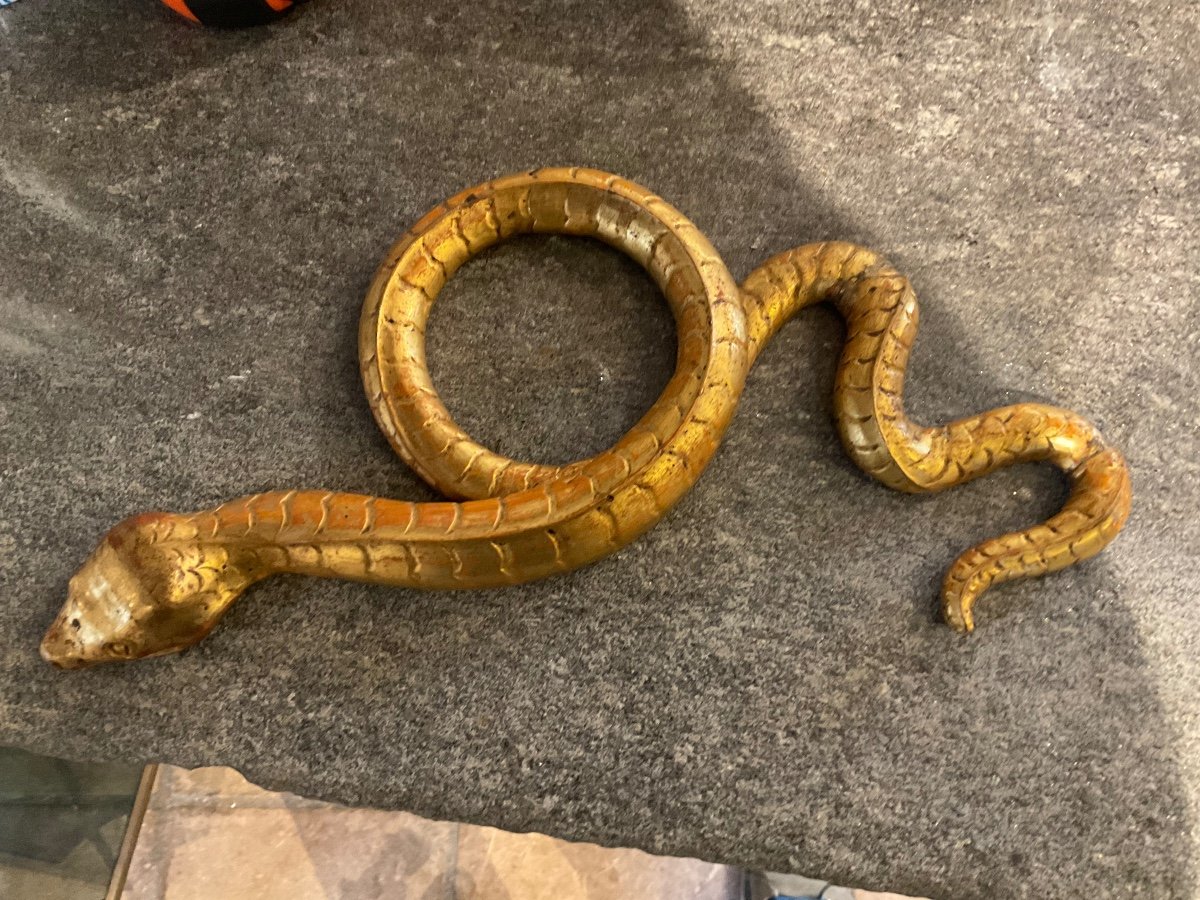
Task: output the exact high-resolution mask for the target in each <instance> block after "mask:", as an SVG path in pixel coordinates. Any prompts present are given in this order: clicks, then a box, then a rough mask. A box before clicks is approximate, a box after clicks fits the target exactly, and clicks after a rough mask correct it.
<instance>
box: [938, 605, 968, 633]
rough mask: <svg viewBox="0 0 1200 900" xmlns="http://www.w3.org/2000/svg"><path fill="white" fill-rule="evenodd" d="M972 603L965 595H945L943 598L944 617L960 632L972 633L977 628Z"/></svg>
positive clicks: (948, 623) (947, 622)
mask: <svg viewBox="0 0 1200 900" xmlns="http://www.w3.org/2000/svg"><path fill="white" fill-rule="evenodd" d="M971 606H972V603H971V601H970V600H968V599H967V598H965V597H959V596H954V597H945V598H944V599H943V600H942V618H943V619H944V620H945V622H946V624H947V625H949V626H950V627H951V628H953V629H954V630H955V631H957V632H958V633H959V634H970V633H971V632H973V631H974V630H975V616H974V615H973V614H972V612H971Z"/></svg>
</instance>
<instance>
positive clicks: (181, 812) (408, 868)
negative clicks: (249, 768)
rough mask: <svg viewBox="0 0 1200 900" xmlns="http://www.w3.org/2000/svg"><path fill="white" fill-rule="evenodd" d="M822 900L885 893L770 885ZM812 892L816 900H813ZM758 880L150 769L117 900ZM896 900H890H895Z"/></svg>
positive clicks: (691, 899) (692, 890)
mask: <svg viewBox="0 0 1200 900" xmlns="http://www.w3.org/2000/svg"><path fill="white" fill-rule="evenodd" d="M777 887H778V888H779V889H780V891H784V890H786V891H787V892H788V893H789V894H794V895H796V896H816V895H817V894H820V895H821V897H822V898H823V900H886V897H885V896H884V895H879V894H873V895H872V894H866V893H864V892H853V891H849V890H844V889H839V888H827V887H826V886H825V885H824V884H823V883H820V882H813V881H810V880H808V879H799V878H783V879H780V880H779V881H778V883H777ZM822 891H824V893H822ZM774 895H775V891H773V890H771V888H770V887H769V885H768V881H767V879H765V878H763V877H760V876H754V877H752V878H747V876H746V875H745V874H744V873H742V872H740V871H739V870H736V869H731V868H729V867H726V866H718V865H712V864H709V863H703V862H699V861H697V860H687V859H672V858H665V857H655V856H649V855H647V854H645V853H641V852H639V851H635V850H609V849H605V848H602V847H597V846H594V845H591V844H572V843H567V842H565V841H558V840H554V839H551V838H548V837H545V836H543V835H537V834H527V835H518V834H510V833H508V832H503V831H497V830H495V829H492V828H478V827H473V826H467V825H454V824H450V823H443V822H431V821H428V820H426V819H420V818H417V817H416V816H411V815H408V814H406V813H399V812H381V811H377V810H367V809H348V808H345V807H340V806H334V805H330V804H323V803H316V802H313V801H309V800H304V799H302V798H299V797H295V796H293V795H291V794H274V793H270V792H267V791H263V790H261V789H259V788H256V787H254V786H253V785H251V784H249V783H248V782H247V781H246V780H245V779H243V778H242V777H241V776H240V775H238V774H237V773H236V772H234V771H233V770H231V769H199V770H195V771H186V770H183V769H176V768H172V767H170V766H164V767H161V768H160V769H159V775H158V779H157V781H156V783H155V787H154V791H153V793H152V794H151V797H150V804H149V808H148V810H147V812H146V817H145V820H144V823H143V825H142V830H141V833H140V834H139V836H138V841H137V846H136V849H135V851H134V856H133V861H132V864H131V866H130V871H129V878H128V881H127V883H126V887H125V892H124V894H123V895H122V898H123V900H211V898H217V897H219V898H222V900H242V898H246V900H250V898H253V900H276V898H278V900H284V898H287V900H368V898H370V900H374V898H396V900H409V898H413V900H415V898H420V900H626V898H629V897H638V898H640V900H658V898H661V900H668V898H669V900H765V898H767V897H771V896H774ZM897 900H899V898H897Z"/></svg>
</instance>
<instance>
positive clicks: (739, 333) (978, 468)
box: [42, 169, 1130, 667]
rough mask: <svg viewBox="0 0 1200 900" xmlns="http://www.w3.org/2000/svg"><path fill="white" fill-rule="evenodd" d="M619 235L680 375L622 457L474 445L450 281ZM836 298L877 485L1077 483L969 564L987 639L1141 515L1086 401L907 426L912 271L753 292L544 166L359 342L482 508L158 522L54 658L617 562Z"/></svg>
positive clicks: (863, 445)
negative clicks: (456, 416) (578, 239)
mask: <svg viewBox="0 0 1200 900" xmlns="http://www.w3.org/2000/svg"><path fill="white" fill-rule="evenodd" d="M527 233H561V234H571V235H583V236H588V237H593V238H597V239H599V240H602V241H604V242H606V243H608V244H611V245H612V246H614V247H616V248H618V249H620V250H622V251H624V252H625V253H627V254H628V255H629V256H631V257H632V258H633V259H635V260H637V261H638V262H639V263H640V264H641V265H642V266H643V267H644V268H645V269H646V271H647V272H649V274H650V275H651V277H652V278H653V279H654V280H655V282H656V283H657V284H658V286H659V288H660V289H661V290H662V292H663V294H664V295H665V297H666V299H667V302H668V303H669V305H670V307H671V310H672V312H673V314H674V316H675V320H676V324H677V330H678V351H677V358H676V368H675V373H674V375H673V377H672V378H671V380H670V382H669V383H668V385H667V386H666V388H665V389H664V390H663V393H662V395H661V396H660V397H659V399H658V400H657V401H656V402H655V404H654V405H653V406H652V407H651V408H650V410H649V411H648V412H647V413H646V414H645V415H644V416H643V417H642V419H641V420H640V421H639V422H638V423H637V424H636V425H635V426H634V427H633V428H632V429H631V430H630V431H629V432H628V433H627V434H626V435H625V436H624V437H622V438H621V439H620V440H619V441H618V442H617V443H616V444H615V445H614V446H613V447H611V448H610V449H608V450H605V451H604V452H602V453H600V454H597V455H596V456H594V457H591V458H590V459H585V460H581V461H578V462H575V463H572V464H570V465H566V466H546V465H538V464H536V463H528V462H518V461H515V460H511V459H508V458H505V457H503V456H500V455H498V454H496V453H493V452H491V451H490V450H488V449H487V448H486V447H483V446H481V445H480V444H478V443H476V442H475V441H473V440H472V439H471V438H470V437H469V436H467V435H466V434H465V433H464V432H463V431H462V430H461V429H460V428H459V427H458V426H457V425H456V424H455V423H454V421H453V420H452V419H451V417H450V414H449V412H448V411H447V410H446V408H445V406H444V405H443V404H442V402H441V400H440V399H439V398H438V395H437V393H436V392H435V390H434V388H433V384H432V382H431V381H430V377H429V372H428V369H427V367H426V362H425V340H424V336H425V325H426V321H427V319H428V315H429V311H430V308H431V306H432V304H433V301H434V298H435V297H436V296H437V294H438V292H439V291H440V290H441V288H442V286H443V285H444V284H445V283H446V280H447V279H448V278H450V276H451V275H453V273H454V272H455V271H456V270H457V269H458V267H459V266H461V265H462V264H463V263H464V262H466V261H467V260H468V259H470V258H471V257H473V256H475V255H476V254H478V253H480V252H481V251H483V250H484V249H486V248H487V247H490V246H492V245H493V244H495V243H497V242H499V241H502V240H504V239H506V238H508V237H511V236H513V235H517V234H527ZM821 301H829V302H832V303H833V304H834V305H835V306H836V307H837V309H838V310H839V311H840V312H841V314H842V315H843V317H844V318H845V320H846V328H847V340H846V345H845V349H844V351H843V354H842V359H841V364H840V367H839V369H838V374H837V381H836V386H835V409H836V415H837V422H838V429H839V432H840V434H841V437H842V440H843V443H844V444H845V447H846V449H847V451H848V452H849V453H850V455H851V456H852V457H853V458H854V460H855V462H856V463H857V464H858V465H859V466H860V467H861V468H862V469H863V470H864V471H865V472H867V473H868V474H870V475H871V476H872V477H874V478H876V479H878V480H879V481H882V482H883V483H884V484H886V485H887V486H889V487H892V488H896V489H897V490H902V491H911V492H918V491H936V490H942V489H944V488H947V487H951V486H952V485H955V484H959V483H961V482H963V481H966V480H969V479H972V478H976V477H978V476H980V475H984V474H986V473H988V472H990V471H992V470H994V469H997V468H1000V467H1002V466H1006V465H1010V464H1013V463H1016V462H1025V461H1032V460H1049V461H1051V462H1053V463H1055V464H1056V465H1057V466H1058V467H1059V468H1061V469H1062V470H1063V471H1064V472H1066V473H1067V475H1068V477H1069V478H1070V480H1071V482H1072V490H1071V494H1070V497H1069V498H1068V500H1067V502H1066V505H1065V506H1064V508H1063V509H1062V511H1061V512H1059V513H1058V514H1057V515H1055V516H1054V517H1053V518H1051V519H1050V520H1049V521H1047V522H1045V523H1043V524H1040V525H1037V526H1034V527H1032V528H1029V529H1027V530H1025V531H1021V532H1016V533H1013V534H1008V535H1004V536H1003V537H999V538H995V539H993V540H989V541H985V542H984V543H982V544H980V545H979V546H977V547H974V548H972V549H971V550H968V551H967V552H966V553H964V554H963V555H962V556H960V557H959V559H958V560H957V561H956V562H955V563H954V564H953V566H951V568H950V570H949V572H948V573H947V575H946V579H945V583H944V586H943V589H942V609H943V612H944V615H945V618H946V620H947V621H948V622H949V623H950V624H951V625H952V626H954V627H955V628H958V629H960V630H970V629H971V628H972V627H973V621H972V607H973V605H974V603H975V600H976V599H977V598H978V597H979V595H980V594H981V593H982V592H983V591H984V590H986V589H987V588H988V587H989V586H990V585H992V584H995V583H997V582H1001V581H1005V580H1008V579H1011V578H1015V577H1018V576H1023V575H1039V574H1042V573H1045V572H1050V571H1053V570H1055V569H1059V568H1062V567H1064V566H1067V565H1070V564H1071V563H1073V562H1076V561H1078V560H1081V559H1084V558H1086V557H1089V556H1092V555H1094V554H1095V553H1097V552H1099V550H1100V549H1101V548H1102V547H1104V546H1105V544H1107V543H1108V542H1109V541H1110V540H1112V538H1113V537H1114V536H1115V535H1116V533H1117V532H1118V531H1119V530H1120V528H1121V526H1122V525H1123V523H1124V521H1125V519H1126V516H1127V515H1128V512H1129V504H1130V485H1129V476H1128V471H1127V469H1126V466H1125V462H1124V460H1123V459H1122V457H1121V455H1120V454H1119V453H1118V452H1117V451H1116V450H1114V449H1112V448H1109V447H1107V446H1106V445H1105V444H1104V442H1103V441H1102V440H1101V438H1100V435H1099V433H1098V432H1097V431H1096V429H1095V428H1094V427H1092V426H1091V425H1090V424H1089V423H1088V422H1086V421H1085V420H1083V419H1082V418H1080V417H1078V416H1076V415H1075V414H1074V413H1071V412H1069V411H1066V410H1062V409H1056V408H1053V407H1048V406H1041V405H1036V404H1018V405H1015V406H1009V407H1005V408H1002V409H997V410H993V411H991V412H987V413H984V414H982V415H979V416H974V417H972V418H968V419H962V420H960V421H957V422H952V423H950V424H949V425H945V426H941V427H936V428H927V427H922V426H918V425H916V424H914V423H912V422H910V421H909V420H908V419H907V418H906V417H905V415H904V410H903V406H902V403H901V394H902V388H903V381H904V369H905V365H906V364H907V361H908V354H909V349H910V347H911V345H912V342H913V338H914V336H915V334H916V328H917V305H916V299H915V297H914V295H913V293H912V289H911V288H910V287H909V284H908V282H907V280H906V279H905V278H903V277H902V276H901V275H899V274H898V273H897V272H895V271H894V270H893V269H892V268H890V267H889V266H888V264H887V263H886V262H885V261H884V260H883V259H882V258H880V257H879V256H877V255H875V254H874V253H871V252H870V251H867V250H863V249H861V248H858V247H854V246H852V245H849V244H843V243H827V244H817V245H810V246H805V247H800V248H798V249H795V250H792V251H789V252H787V253H784V254H781V255H779V256H776V257H774V258H773V259H771V260H769V261H767V262H766V263H765V264H764V265H763V266H761V267H760V268H759V269H757V270H756V271H755V272H753V273H752V274H751V275H750V277H749V278H747V279H746V282H745V284H744V285H743V286H742V287H741V288H740V289H739V288H738V286H737V285H736V284H735V283H734V281H733V279H732V277H731V276H730V274H729V271H728V270H727V269H726V267H725V264H724V263H723V262H722V261H721V259H720V257H719V256H718V255H717V253H716V251H715V250H714V249H713V248H712V246H711V245H710V244H709V243H708V241H707V240H706V239H705V238H704V236H703V235H702V234H700V232H699V231H698V230H697V229H696V227H695V226H694V225H693V224H692V223H691V222H689V221H688V220H687V219H686V218H684V216H683V215H681V214H680V213H679V212H678V211H676V210H675V209H674V208H672V207H671V206H670V205H668V204H667V203H666V202H664V201H663V200H661V199H660V198H658V197H656V196H654V195H653V194H651V193H649V192H648V191H646V190H645V189H643V188H641V187H638V186H637V185H634V184H632V183H630V182H628V181H625V180H623V179H621V178H618V177H616V176H613V175H609V174H606V173H603V172H598V171H594V170H588V169H542V170H538V171H535V172H531V173H527V174H522V175H516V176H511V177H507V178H500V179H497V180H495V181H491V182H488V183H487V184H484V185H480V186H479V187H475V188H472V189H470V190H468V191H464V192H463V193H461V194H459V195H458V196H456V197H454V198H452V199H451V200H449V201H447V202H446V203H445V204H443V205H442V206H439V207H438V208H437V209H435V210H433V211H432V212H430V213H429V214H428V215H426V216H425V217H424V218H423V219H422V220H421V221H420V222H418V223H417V225H416V226H415V227H414V228H413V229H412V230H411V231H409V232H408V233H407V234H406V235H404V237H403V238H402V239H401V240H400V241H399V242H398V243H397V244H396V246H395V247H394V248H393V249H392V251H391V252H390V253H389V254H388V256H387V258H386V260H385V261H384V263H383V265H382V266H381V268H380V270H379V272H378V274H377V276H376V278H375V281H374V283H373V285H372V287H371V290H370V292H369V294H368V297H367V301H366V304H365V306H364V309H363V315H362V324H361V329H360V339H359V350H360V359H361V366H362V376H363V381H364V384H365V386H366V390H367V396H368V400H369V402H370V404H371V408H372V410H373V411H374V414H375V418H376V420H377V421H378V423H379V425H380V427H381V428H382V429H383V431H384V433H385V434H386V435H387V437H388V440H389V441H390V442H391V444H392V446H393V447H394V448H395V449H396V451H397V452H398V453H399V454H400V456H401V457H403V458H404V460H405V461H406V462H407V463H408V464H409V465H410V466H412V467H413V468H414V469H415V470H416V471H417V472H418V473H419V474H420V475H421V476H422V477H423V478H424V479H425V480H426V481H428V482H429V483H430V484H431V485H433V486H434V487H436V488H437V489H439V490H440V491H442V492H443V493H444V494H446V495H447V496H449V497H454V498H461V502H450V501H447V502H438V503H409V502H405V501H400V500H391V499H384V498H378V497H370V496H363V495H358V494H345V493H330V492H323V491H279V492H271V493H265V494H258V495H256V496H253V497H245V498H241V499H238V500H233V501H230V502H229V503H226V504H224V505H222V506H221V507H219V508H218V509H215V510H211V511H206V512H200V513H195V514H191V515H175V514H166V513H149V514H145V515H141V516H136V517H134V518H131V519H127V520H126V521H124V522H122V523H120V524H119V525H117V526H116V527H115V528H113V529H112V530H111V531H110V532H109V533H108V535H107V536H106V537H105V538H104V540H103V541H102V542H101V544H100V546H99V547H98V548H97V550H96V551H95V552H94V553H93V555H92V556H91V557H90V558H89V559H88V561H87V562H86V563H85V565H84V566H83V568H82V569H81V570H80V571H79V573H77V574H76V576H75V577H74V578H73V579H72V581H71V586H70V593H69V597H68V600H67V602H66V605H65V606H64V607H63V610H62V612H61V613H60V614H59V616H58V618H57V619H56V620H55V622H54V624H53V625H52V626H51V628H50V630H49V632H48V633H47V635H46V638H45V640H44V641H43V643H42V654H43V656H45V658H46V659H48V660H49V661H51V662H53V663H55V664H57V665H60V666H64V667H73V666H79V665H85V664H89V663H93V662H100V661H105V660H113V659H132V658H138V657H144V656H151V655H156V654H160V653H167V652H171V651H174V650H179V649H182V648H183V647H186V646H188V645H190V644H192V643H195V642H196V641H198V640H200V639H201V638H202V637H204V635H206V634H207V633H208V632H209V631H210V630H211V629H212V627H213V626H214V625H215V624H216V622H217V621H218V619H219V618H220V616H221V614H222V613H223V612H224V611H225V610H226V609H227V608H228V607H229V605H230V604H231V603H232V602H233V600H234V599H236V597H237V596H238V595H239V594H241V592H242V591H244V590H245V589H246V588H247V587H248V586H249V585H251V584H252V583H254V582H256V581H258V580H260V579H262V578H265V577H267V576H269V575H271V574H273V573H278V572H294V573H302V574H307V575H319V576H333V577H340V578H351V579H357V580H360V581H370V582H378V583H384V584H392V585H399V586H404V587H414V588H485V587H495V586H499V585H506V584H514V583H517V582H522V581H528V580H530V579H535V578H542V577H545V576H547V575H552V574H554V573H556V572H564V571H567V570H569V569H573V568H576V567H579V566H583V565H586V564H588V563H591V562H594V561H595V560H598V559H600V558H601V557H603V556H606V555H608V554H609V553H612V552H613V551H615V550H617V549H618V548H620V547H622V546H624V545H625V544H627V543H629V542H630V541H632V540H633V539H634V538H636V537H637V536H638V535H640V534H641V533H642V532H644V531H645V530H647V529H648V528H650V527H651V526H652V525H654V524H655V523H656V522H658V520H659V519H661V518H662V517H663V516H664V515H665V513H666V512H667V510H669V509H670V508H671V507H672V506H673V505H674V504H675V503H676V502H677V501H678V500H679V498H680V497H682V496H683V494H684V493H685V492H686V491H687V490H688V489H689V488H690V487H691V485H692V484H693V483H694V482H695V481H696V479H697V478H699V477H700V474H701V472H702V471H703V470H704V467H705V466H706V465H707V464H708V461H709V460H710V459H711V458H712V455H713V453H714V452H715V450H716V448H717V445H718V443H719V442H720V440H721V436H722V435H723V433H724V431H725V428H726V426H727V425H728V424H729V421H730V419H731V418H732V416H733V412H734V408H735V406H736V404H737V400H738V397H739V395H740V393H741V390H742V386H743V384H744V382H745V378H746V373H747V370H748V369H749V367H750V365H751V364H752V363H753V361H754V359H755V357H756V356H757V354H758V352H759V350H760V349H761V348H762V347H763V345H764V344H765V343H766V342H767V340H768V339H769V338H770V337H771V335H773V334H774V333H775V331H776V330H777V329H778V328H779V327H780V326H781V325H782V324H783V323H784V322H786V321H787V319H788V318H790V317H791V316H792V315H793V314H794V313H795V312H796V311H797V310H799V309H802V308H803V307H805V306H808V305H809V304H812V303H817V302H821Z"/></svg>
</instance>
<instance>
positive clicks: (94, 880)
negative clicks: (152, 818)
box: [0, 748, 142, 900]
mask: <svg viewBox="0 0 1200 900" xmlns="http://www.w3.org/2000/svg"><path fill="white" fill-rule="evenodd" d="M141 772H142V768H141V766H126V765H112V764H92V765H79V764H76V763H70V762H65V761H62V760H57V759H49V758H47V757H43V756H34V755H32V754H29V753H25V752H23V751H20V750H10V749H5V748H0V897H2V898H5V900H100V898H102V897H104V894H105V891H106V890H107V888H108V885H109V881H110V879H111V876H112V872H113V868H114V866H115V865H116V863H117V854H118V852H119V850H120V847H121V840H122V837H123V835H124V833H125V823H126V821H127V818H128V816H129V811H130V809H131V807H132V806H133V798H134V794H135V793H136V791H137V786H138V780H139V778H140V776H141Z"/></svg>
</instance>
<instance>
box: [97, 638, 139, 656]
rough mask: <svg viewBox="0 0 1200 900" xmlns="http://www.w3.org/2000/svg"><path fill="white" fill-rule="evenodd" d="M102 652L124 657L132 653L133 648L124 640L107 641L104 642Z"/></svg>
mask: <svg viewBox="0 0 1200 900" xmlns="http://www.w3.org/2000/svg"><path fill="white" fill-rule="evenodd" d="M104 652H105V653H107V654H108V655H110V656H116V657H120V658H121V659H126V658H128V657H129V656H131V655H132V654H133V648H132V647H130V646H129V644H127V643H126V642H125V641H108V642H106V643H105V644H104Z"/></svg>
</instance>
